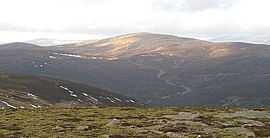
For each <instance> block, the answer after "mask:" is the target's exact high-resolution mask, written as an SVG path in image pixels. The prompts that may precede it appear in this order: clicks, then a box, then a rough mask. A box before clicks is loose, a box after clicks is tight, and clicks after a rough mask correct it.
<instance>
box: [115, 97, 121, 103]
mask: <svg viewBox="0 0 270 138" xmlns="http://www.w3.org/2000/svg"><path fill="white" fill-rule="evenodd" d="M114 99H116V100H117V101H119V102H121V101H122V100H120V99H119V98H116V97H114Z"/></svg>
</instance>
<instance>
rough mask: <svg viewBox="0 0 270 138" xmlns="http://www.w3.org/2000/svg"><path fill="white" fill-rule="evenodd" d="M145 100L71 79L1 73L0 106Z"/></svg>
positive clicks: (135, 103) (113, 103)
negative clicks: (131, 97)
mask: <svg viewBox="0 0 270 138" xmlns="http://www.w3.org/2000/svg"><path fill="white" fill-rule="evenodd" d="M142 105H143V104H142V103H140V102H138V101H136V100H133V99H130V98H127V97H124V96H121V95H119V94H115V93H112V92H108V91H105V90H101V89H98V88H94V87H90V86H86V85H81V84H78V83H73V82H69V81H64V80H59V79H53V78H47V77H41V76H29V75H23V74H15V73H3V72H1V73H0V108H2V109H3V108H40V107H86V106H88V107H89V106H142Z"/></svg>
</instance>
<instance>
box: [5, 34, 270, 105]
mask: <svg viewBox="0 0 270 138" xmlns="http://www.w3.org/2000/svg"><path fill="white" fill-rule="evenodd" d="M0 59H1V62H0V71H12V72H21V73H26V74H33V75H43V76H50V77H56V78H61V79H66V80H70V81H74V82H79V83H83V84H86V85H90V86H94V87H98V88H102V89H105V90H110V91H114V92H117V93H119V94H121V95H125V96H128V97H132V98H134V99H137V100H139V101H142V102H144V103H147V104H148V105H151V106H214V107H269V106H270V102H269V101H270V99H269V97H270V93H269V92H268V89H270V86H269V85H267V84H268V83H269V79H270V76H269V74H270V64H269V62H268V61H269V60H270V47H269V46H268V45H260V44H248V43H240V42H223V43H213V42H207V41H202V40H197V39H191V38H182V37H177V36H171V35H164V34H151V33H135V34H128V35H121V36H116V37H112V38H107V39H104V40H97V41H91V42H83V43H77V44H68V45H63V47H57V46H52V47H45V48H43V49H34V50H33V49H25V50H16V49H15V50H0Z"/></svg>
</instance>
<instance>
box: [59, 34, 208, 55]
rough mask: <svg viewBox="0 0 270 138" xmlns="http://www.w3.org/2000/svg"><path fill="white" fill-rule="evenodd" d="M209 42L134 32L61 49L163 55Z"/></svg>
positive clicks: (88, 52)
mask: <svg viewBox="0 0 270 138" xmlns="http://www.w3.org/2000/svg"><path fill="white" fill-rule="evenodd" d="M209 44H210V43H209V42H206V41H202V40H196V39H191V38H181V37H176V36H172V35H161V34H151V33H134V34H128V35H121V36H116V37H112V38H107V39H103V40H97V41H89V42H82V43H78V44H74V45H69V46H68V47H67V46H64V47H62V48H59V50H66V51H70V52H71V51H72V52H75V53H79V54H84V55H89V56H91V55H95V56H105V57H130V56H134V55H139V54H145V53H159V54H162V55H171V56H172V55H174V54H177V53H176V52H177V51H175V50H178V49H179V48H187V47H196V46H201V45H209Z"/></svg>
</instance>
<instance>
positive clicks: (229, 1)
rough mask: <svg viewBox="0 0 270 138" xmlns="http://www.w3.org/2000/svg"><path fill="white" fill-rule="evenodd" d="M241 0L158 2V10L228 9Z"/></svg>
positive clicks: (156, 5) (155, 6)
mask: <svg viewBox="0 0 270 138" xmlns="http://www.w3.org/2000/svg"><path fill="white" fill-rule="evenodd" d="M240 1H241V0H157V1H155V2H154V3H153V7H154V9H156V10H164V11H185V12H198V11H203V10H207V9H228V8H230V7H231V6H233V5H234V4H236V3H238V2H240Z"/></svg>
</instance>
